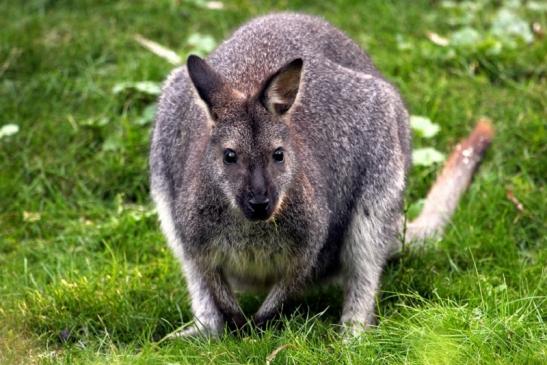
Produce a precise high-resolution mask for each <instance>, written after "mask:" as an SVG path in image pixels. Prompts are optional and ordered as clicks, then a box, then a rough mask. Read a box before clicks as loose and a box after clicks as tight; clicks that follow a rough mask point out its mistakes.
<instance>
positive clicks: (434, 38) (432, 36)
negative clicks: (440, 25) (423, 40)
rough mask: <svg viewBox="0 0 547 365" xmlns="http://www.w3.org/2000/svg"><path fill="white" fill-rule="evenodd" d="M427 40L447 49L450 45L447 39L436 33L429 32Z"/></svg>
mask: <svg viewBox="0 0 547 365" xmlns="http://www.w3.org/2000/svg"><path fill="white" fill-rule="evenodd" d="M426 35H427V38H429V40H430V41H431V42H433V43H434V44H436V45H437V46H441V47H446V46H448V44H449V43H450V42H449V41H448V39H447V38H445V37H443V36H440V35H438V34H437V33H435V32H427V33H426Z"/></svg>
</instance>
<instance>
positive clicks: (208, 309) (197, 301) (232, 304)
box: [180, 259, 245, 336]
mask: <svg viewBox="0 0 547 365" xmlns="http://www.w3.org/2000/svg"><path fill="white" fill-rule="evenodd" d="M182 265H183V268H184V273H185V276H186V282H187V287H188V292H189V294H190V297H191V302H192V312H193V314H194V317H195V324H194V325H193V326H192V327H190V328H188V329H186V330H185V331H183V332H182V333H181V334H180V335H181V336H194V335H206V336H218V335H220V334H221V333H222V331H223V330H224V325H225V323H226V322H225V321H226V320H228V324H230V325H235V326H236V327H239V326H242V325H243V323H245V318H244V316H243V314H242V311H241V308H240V307H239V304H238V303H237V300H236V298H235V296H234V295H233V293H232V290H231V289H230V287H229V286H228V284H227V282H226V281H225V280H224V278H223V277H222V274H221V273H220V272H218V271H208V270H204V269H203V268H198V267H197V265H196V263H195V262H193V261H192V260H188V259H183V260H182Z"/></svg>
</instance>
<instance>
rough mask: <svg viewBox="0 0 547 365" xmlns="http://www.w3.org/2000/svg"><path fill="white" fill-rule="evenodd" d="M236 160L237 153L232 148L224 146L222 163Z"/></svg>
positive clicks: (231, 162)
mask: <svg viewBox="0 0 547 365" xmlns="http://www.w3.org/2000/svg"><path fill="white" fill-rule="evenodd" d="M236 162H237V154H236V152H235V151H234V150H232V149H229V148H226V149H225V150H224V163H225V164H226V165H231V164H234V163H236Z"/></svg>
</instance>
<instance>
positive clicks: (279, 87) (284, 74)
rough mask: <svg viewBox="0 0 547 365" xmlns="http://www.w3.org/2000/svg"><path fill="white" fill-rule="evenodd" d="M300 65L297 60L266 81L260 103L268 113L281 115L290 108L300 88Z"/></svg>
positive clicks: (299, 60) (300, 60) (299, 59)
mask: <svg viewBox="0 0 547 365" xmlns="http://www.w3.org/2000/svg"><path fill="white" fill-rule="evenodd" d="M302 65H303V61H302V59H301V58H297V59H295V60H293V61H291V62H289V63H288V64H286V65H285V66H283V67H281V68H280V69H279V70H278V71H277V72H276V73H274V74H273V75H272V76H270V78H268V79H267V80H266V82H265V84H264V86H263V89H262V91H261V94H260V102H261V103H262V105H264V107H265V108H266V109H268V110H269V111H270V113H274V114H278V115H281V114H285V113H286V112H287V111H288V110H289V109H290V108H291V106H292V105H293V103H294V101H295V100H296V95H297V94H298V89H299V88H300V76H301V73H302Z"/></svg>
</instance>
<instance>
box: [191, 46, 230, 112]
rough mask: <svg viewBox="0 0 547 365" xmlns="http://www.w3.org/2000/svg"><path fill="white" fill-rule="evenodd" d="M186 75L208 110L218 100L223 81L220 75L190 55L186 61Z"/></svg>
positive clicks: (205, 63)
mask: <svg viewBox="0 0 547 365" xmlns="http://www.w3.org/2000/svg"><path fill="white" fill-rule="evenodd" d="M187 67H188V75H189V76H190V79H191V80H192V83H193V84H194V86H195V87H196V90H197V92H198V94H199V96H200V97H201V99H203V101H204V102H205V104H207V107H208V108H209V110H211V109H212V108H213V106H215V103H217V102H218V99H219V96H220V95H221V94H222V93H223V91H224V88H225V83H224V80H223V79H222V77H221V76H220V75H219V74H218V73H217V72H216V71H215V70H213V69H212V68H211V66H209V65H208V64H207V62H205V61H204V60H202V59H201V58H199V57H198V56H195V55H190V56H189V57H188V61H187Z"/></svg>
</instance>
